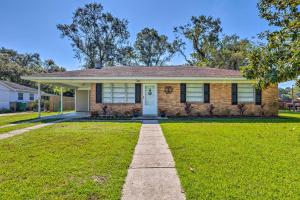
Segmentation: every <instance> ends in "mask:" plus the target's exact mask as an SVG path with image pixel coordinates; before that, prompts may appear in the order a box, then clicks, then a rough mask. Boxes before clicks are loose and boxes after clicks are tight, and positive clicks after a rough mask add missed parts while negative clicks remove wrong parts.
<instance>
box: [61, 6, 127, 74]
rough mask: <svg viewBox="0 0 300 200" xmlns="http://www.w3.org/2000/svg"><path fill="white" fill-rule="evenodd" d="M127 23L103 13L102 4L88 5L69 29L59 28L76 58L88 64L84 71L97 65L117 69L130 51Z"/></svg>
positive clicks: (78, 14)
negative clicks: (110, 66) (128, 47)
mask: <svg viewBox="0 0 300 200" xmlns="http://www.w3.org/2000/svg"><path fill="white" fill-rule="evenodd" d="M127 25H128V22H127V21H126V20H124V19H119V18H116V17H114V16H113V15H112V14H111V13H108V12H104V11H103V7H102V5H101V4H98V3H89V4H86V5H85V6H84V7H83V8H78V9H77V10H76V11H75V13H74V15H73V21H72V23H71V24H70V25H68V24H58V25H57V28H58V30H60V31H61V36H62V37H67V38H68V39H69V40H70V41H71V44H72V47H73V49H74V51H75V57H77V58H78V59H80V60H81V59H82V58H83V59H84V60H85V68H95V67H96V65H98V64H99V65H100V67H103V66H105V65H116V64H118V63H120V62H122V57H123V56H122V55H121V54H122V53H127V51H123V50H124V48H125V49H126V48H127V45H126V44H127V40H128V38H129V32H128V31H127Z"/></svg>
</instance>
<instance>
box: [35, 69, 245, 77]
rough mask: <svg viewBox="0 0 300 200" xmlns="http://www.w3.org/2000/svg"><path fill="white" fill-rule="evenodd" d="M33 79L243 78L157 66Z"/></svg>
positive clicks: (232, 73)
mask: <svg viewBox="0 0 300 200" xmlns="http://www.w3.org/2000/svg"><path fill="white" fill-rule="evenodd" d="M31 77H103V78H105V77H220V78H222V77H224V78H242V76H241V73H240V72H239V71H236V70H227V69H217V68H207V67H206V68H202V67H190V66H161V67H158V66H155V67H141V66H136V67H125V66H118V67H104V68H102V69H86V70H76V71H66V72H57V73H50V74H35V75H32V76H31Z"/></svg>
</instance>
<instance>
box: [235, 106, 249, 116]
mask: <svg viewBox="0 0 300 200" xmlns="http://www.w3.org/2000/svg"><path fill="white" fill-rule="evenodd" d="M237 108H238V110H239V113H240V115H241V116H244V114H245V112H246V110H247V109H248V107H247V106H246V104H244V103H240V104H238V105H237Z"/></svg>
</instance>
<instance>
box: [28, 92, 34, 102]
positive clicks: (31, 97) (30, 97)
mask: <svg viewBox="0 0 300 200" xmlns="http://www.w3.org/2000/svg"><path fill="white" fill-rule="evenodd" d="M29 100H30V101H33V100H34V94H33V93H30V94H29Z"/></svg>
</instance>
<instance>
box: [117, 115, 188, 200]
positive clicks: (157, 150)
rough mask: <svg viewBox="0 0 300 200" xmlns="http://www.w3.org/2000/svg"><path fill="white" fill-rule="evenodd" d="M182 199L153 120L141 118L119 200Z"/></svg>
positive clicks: (166, 146) (179, 187)
mask: <svg viewBox="0 0 300 200" xmlns="http://www.w3.org/2000/svg"><path fill="white" fill-rule="evenodd" d="M156 199H157V200H173V199H174V200H184V199H185V195H184V193H183V191H182V189H181V185H180V181H179V178H178V176H177V172H176V169H175V163H174V160H173V157H172V154H171V151H170V150H169V147H168V144H167V143H166V140H165V138H164V136H163V133H162V130H161V128H160V125H159V124H158V122H157V121H156V120H152V121H151V120H146V121H143V125H142V127H141V130H140V136H139V141H138V144H137V146H136V147H135V152H134V155H133V160H132V163H131V165H130V167H129V170H128V175H127V177H126V182H125V184H124V186H123V191H122V200H156Z"/></svg>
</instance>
